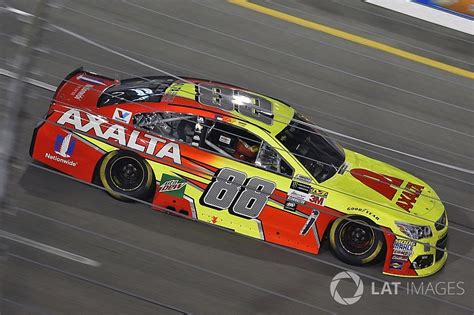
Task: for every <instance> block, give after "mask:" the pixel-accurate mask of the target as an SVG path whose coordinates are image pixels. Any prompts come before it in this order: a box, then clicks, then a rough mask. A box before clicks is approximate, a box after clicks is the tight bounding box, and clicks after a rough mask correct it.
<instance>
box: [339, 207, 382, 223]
mask: <svg viewBox="0 0 474 315" xmlns="http://www.w3.org/2000/svg"><path fill="white" fill-rule="evenodd" d="M347 210H348V211H359V212H362V213H365V214H366V215H368V216H370V217H371V218H372V219H375V220H377V221H378V220H380V217H379V216H378V215H376V214H375V213H373V212H372V211H370V210H369V209H366V208H358V207H347Z"/></svg>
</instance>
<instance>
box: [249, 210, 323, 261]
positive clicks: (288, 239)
mask: <svg viewBox="0 0 474 315" xmlns="http://www.w3.org/2000/svg"><path fill="white" fill-rule="evenodd" d="M258 218H259V219H260V221H261V222H262V226H263V232H264V235H265V240H266V241H268V242H272V243H275V244H279V245H283V246H288V247H293V248H295V249H299V250H302V251H305V252H309V253H313V254H317V253H318V250H319V248H318V246H317V242H316V239H315V235H314V233H313V231H312V230H310V231H309V232H308V234H306V235H304V236H302V235H300V234H299V232H300V231H301V228H302V227H303V226H304V224H305V223H306V218H302V217H300V216H297V215H295V214H291V213H288V212H286V211H282V210H279V209H276V208H274V207H271V206H265V208H264V209H263V210H262V212H261V213H260V216H259V217H258Z"/></svg>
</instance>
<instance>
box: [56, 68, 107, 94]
mask: <svg viewBox="0 0 474 315" xmlns="http://www.w3.org/2000/svg"><path fill="white" fill-rule="evenodd" d="M80 73H82V74H89V75H91V76H94V77H97V78H102V79H105V80H112V81H114V80H115V79H114V78H109V77H107V76H104V75H100V74H97V73H94V72H90V71H85V70H84V67H82V66H80V67H79V68H77V69H76V70H74V71H72V72H71V73H69V74H68V75H67V76H66V77H65V78H64V79H63V80H62V82H61V83H60V84H59V86H58V88H57V89H56V92H55V93H54V96H53V100H55V99H56V96H57V94H58V92H59V91H60V90H61V88H62V87H63V85H64V84H65V83H67V82H68V81H69V80H71V79H72V78H74V77H75V76H76V75H78V74H80Z"/></svg>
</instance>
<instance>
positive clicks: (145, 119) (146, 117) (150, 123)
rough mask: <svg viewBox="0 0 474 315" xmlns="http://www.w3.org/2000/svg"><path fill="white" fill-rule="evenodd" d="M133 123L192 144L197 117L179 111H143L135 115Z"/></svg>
mask: <svg viewBox="0 0 474 315" xmlns="http://www.w3.org/2000/svg"><path fill="white" fill-rule="evenodd" d="M133 124H134V126H135V127H138V128H143V129H146V130H148V131H151V132H153V133H155V134H158V135H161V136H164V137H167V138H172V139H176V140H180V141H183V142H185V143H188V144H192V143H193V138H194V134H195V129H196V124H197V118H196V117H195V116H192V115H184V114H177V113H165V112H154V113H141V114H137V115H135V116H134V117H133Z"/></svg>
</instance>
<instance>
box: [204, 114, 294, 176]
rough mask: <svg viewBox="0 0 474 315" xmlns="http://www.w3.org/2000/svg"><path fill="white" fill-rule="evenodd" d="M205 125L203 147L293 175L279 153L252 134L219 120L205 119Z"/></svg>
mask: <svg viewBox="0 0 474 315" xmlns="http://www.w3.org/2000/svg"><path fill="white" fill-rule="evenodd" d="M206 125H207V128H206V129H207V131H206V132H205V136H204V143H203V146H204V147H205V148H207V149H209V150H212V151H215V152H217V153H219V154H221V155H224V156H227V157H230V158H234V159H238V160H241V161H244V162H247V163H251V164H254V165H255V166H257V167H259V168H263V169H266V170H269V171H271V172H275V173H279V174H283V175H287V176H292V175H293V169H292V168H291V167H290V165H289V164H288V163H287V162H286V161H285V160H284V159H283V158H282V157H281V155H280V154H279V153H278V152H277V151H276V150H275V149H274V148H273V147H271V146H270V145H269V144H268V143H266V142H265V141H263V140H261V139H260V138H258V137H257V136H255V135H254V134H252V133H250V132H248V131H246V130H244V129H242V128H238V127H235V126H231V125H228V124H224V123H220V122H214V121H207V124H206Z"/></svg>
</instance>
